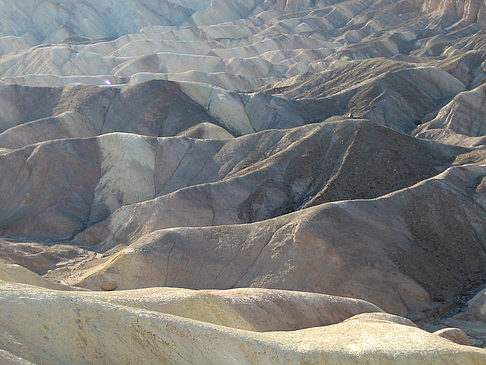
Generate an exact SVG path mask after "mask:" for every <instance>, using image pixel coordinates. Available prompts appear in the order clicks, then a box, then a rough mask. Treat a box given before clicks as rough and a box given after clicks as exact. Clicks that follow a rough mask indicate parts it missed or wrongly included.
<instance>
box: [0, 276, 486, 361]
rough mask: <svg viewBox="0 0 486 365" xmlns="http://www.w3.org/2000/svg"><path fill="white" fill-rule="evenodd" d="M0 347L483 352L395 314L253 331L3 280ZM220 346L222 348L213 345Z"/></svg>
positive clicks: (96, 351) (117, 352) (61, 352)
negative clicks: (320, 325) (299, 327)
mask: <svg viewBox="0 0 486 365" xmlns="http://www.w3.org/2000/svg"><path fill="white" fill-rule="evenodd" d="M0 325H1V327H2V332H1V334H0V347H1V348H3V349H5V351H7V352H9V353H10V354H12V355H15V356H21V357H22V358H24V359H26V360H30V361H34V362H37V363H49V364H50V363H70V364H96V363H113V364H117V363H138V364H154V363H178V364H222V363H224V364H281V363H288V364H301V363H303V362H305V363H308V364H322V363H326V364H362V362H363V360H364V359H366V361H368V362H370V363H373V364H411V363H413V364H443V363H445V362H447V363H449V364H461V365H469V364H474V365H476V364H477V365H479V364H483V363H484V362H485V361H486V351H484V350H480V349H476V348H472V347H464V346H460V345H457V344H454V343H452V342H450V341H448V340H445V339H442V338H440V337H439V336H436V335H433V334H430V333H427V332H425V331H422V330H420V329H418V328H416V327H413V326H412V325H411V324H410V322H409V321H406V320H404V319H402V318H400V317H396V316H391V315H386V314H382V315H379V314H374V315H366V314H365V315H358V316H355V317H352V318H351V319H349V320H347V321H345V322H342V323H339V324H335V325H331V326H327V327H316V328H311V329H305V330H299V331H290V332H266V333H256V332H250V331H243V330H236V329H230V328H228V327H221V326H216V325H211V324H208V323H204V322H198V321H194V320H189V319H184V318H181V317H176V316H171V315H166V314H161V313H157V312H153V311H147V310H142V309H137V308H132V307H127V306H123V305H117V304H112V303H107V302H106V301H104V300H96V299H95V298H90V297H83V296H77V294H75V293H65V292H56V291H50V290H46V289H39V288H34V287H27V286H21V285H14V284H5V283H0ZM215 349H224V351H215Z"/></svg>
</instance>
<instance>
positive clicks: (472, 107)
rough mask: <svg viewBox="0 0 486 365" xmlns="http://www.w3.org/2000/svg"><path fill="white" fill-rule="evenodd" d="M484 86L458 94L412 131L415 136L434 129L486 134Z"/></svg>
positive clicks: (477, 134)
mask: <svg viewBox="0 0 486 365" xmlns="http://www.w3.org/2000/svg"><path fill="white" fill-rule="evenodd" d="M485 111H486V86H485V85H482V86H479V87H477V88H475V89H474V90H471V91H466V92H463V93H460V94H458V95H457V96H456V97H455V98H454V99H453V100H452V101H451V102H450V103H449V104H447V105H446V106H445V107H444V108H442V109H441V110H440V112H439V113H438V114H437V117H436V118H434V119H433V120H432V121H430V122H428V123H425V124H423V125H421V126H420V127H419V128H417V129H416V130H415V131H414V134H416V135H417V136H419V137H420V136H427V135H428V134H429V133H430V132H432V131H433V130H436V129H441V130H447V131H451V132H453V133H456V134H461V135H465V136H468V137H483V136H484V135H485V134H486V120H485V119H484V113H485Z"/></svg>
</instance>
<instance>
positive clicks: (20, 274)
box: [0, 262, 71, 290]
mask: <svg viewBox="0 0 486 365" xmlns="http://www.w3.org/2000/svg"><path fill="white" fill-rule="evenodd" d="M0 281H6V282H11V283H19V284H28V285H33V286H37V287H41V288H48V289H56V290H71V288H70V287H68V286H66V285H62V284H57V283H53V282H50V281H48V280H46V279H44V278H43V277H42V276H39V275H37V274H35V273H33V272H32V271H30V270H28V269H26V268H25V267H22V266H20V265H15V264H7V263H1V262H0Z"/></svg>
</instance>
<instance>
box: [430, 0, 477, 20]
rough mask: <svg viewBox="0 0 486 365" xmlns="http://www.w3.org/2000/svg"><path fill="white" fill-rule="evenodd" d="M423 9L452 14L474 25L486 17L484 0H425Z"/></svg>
mask: <svg viewBox="0 0 486 365" xmlns="http://www.w3.org/2000/svg"><path fill="white" fill-rule="evenodd" d="M422 9H423V10H424V11H427V12H432V11H442V12H450V13H452V14H454V15H457V16H458V17H460V18H463V19H464V20H467V21H468V22H473V23H474V22H477V21H481V20H483V19H484V18H485V17H486V3H485V2H484V1H483V0H458V1H455V0H425V1H424V2H423V6H422Z"/></svg>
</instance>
